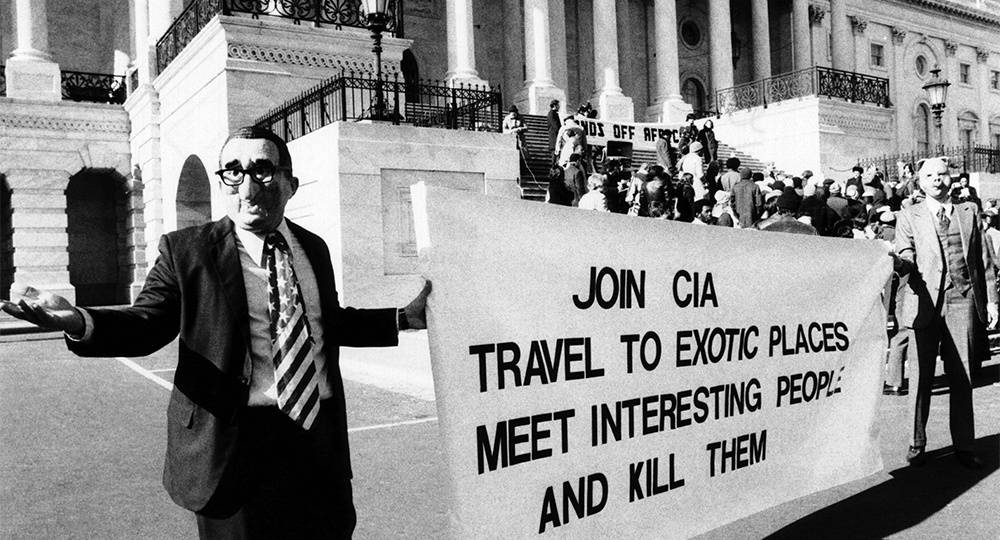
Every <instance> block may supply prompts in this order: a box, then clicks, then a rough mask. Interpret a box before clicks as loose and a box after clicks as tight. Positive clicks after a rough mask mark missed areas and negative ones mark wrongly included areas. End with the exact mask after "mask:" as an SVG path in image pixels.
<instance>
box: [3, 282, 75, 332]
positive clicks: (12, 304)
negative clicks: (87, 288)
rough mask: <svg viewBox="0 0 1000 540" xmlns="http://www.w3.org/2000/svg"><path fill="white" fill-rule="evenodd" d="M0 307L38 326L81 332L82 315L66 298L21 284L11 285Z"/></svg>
mask: <svg viewBox="0 0 1000 540" xmlns="http://www.w3.org/2000/svg"><path fill="white" fill-rule="evenodd" d="M0 310H3V311H4V312H5V313H8V314H10V315H13V316H14V317H17V318H18V319H21V320H23V321H28V322H30V323H31V324H34V325H36V326H40V327H42V328H48V329H51V330H62V331H63V332H67V333H69V334H73V335H79V334H82V333H83V331H84V322H83V315H81V314H80V312H79V310H77V309H76V307H74V306H73V304H71V303H69V300H66V299H65V298H63V297H62V296H59V295H58V294H53V293H50V292H48V291H41V290H38V289H36V288H34V287H31V286H29V285H24V284H23V283H17V282H14V283H13V284H11V286H10V301H7V300H0Z"/></svg>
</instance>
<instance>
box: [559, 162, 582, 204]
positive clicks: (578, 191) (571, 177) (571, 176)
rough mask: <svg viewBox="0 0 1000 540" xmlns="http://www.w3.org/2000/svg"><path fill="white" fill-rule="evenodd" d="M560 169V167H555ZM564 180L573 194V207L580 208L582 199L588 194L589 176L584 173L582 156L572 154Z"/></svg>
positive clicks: (564, 173)
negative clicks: (581, 161)
mask: <svg viewBox="0 0 1000 540" xmlns="http://www.w3.org/2000/svg"><path fill="white" fill-rule="evenodd" d="M555 166H556V167H558V165H555ZM563 179H564V181H565V182H566V186H567V187H568V188H569V190H570V191H572V192H573V200H572V202H571V203H570V204H571V206H580V198H581V197H583V196H584V194H586V193H587V174H586V173H585V172H584V171H583V165H582V164H581V163H580V154H576V153H573V154H570V155H569V163H567V164H566V168H565V170H564V171H563Z"/></svg>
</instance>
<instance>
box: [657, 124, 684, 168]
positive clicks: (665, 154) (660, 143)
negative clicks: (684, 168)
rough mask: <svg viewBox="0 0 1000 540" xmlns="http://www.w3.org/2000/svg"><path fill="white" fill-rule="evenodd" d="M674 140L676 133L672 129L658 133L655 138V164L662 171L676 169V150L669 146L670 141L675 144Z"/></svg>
mask: <svg viewBox="0 0 1000 540" xmlns="http://www.w3.org/2000/svg"><path fill="white" fill-rule="evenodd" d="M676 139H677V131H676V130H673V129H665V130H663V131H660V134H659V136H657V138H656V163H657V164H658V165H659V166H661V167H663V169H664V170H670V169H674V168H676V167H677V161H678V159H679V157H678V155H677V149H676V148H674V146H673V145H672V144H671V141H672V140H673V141H674V142H676Z"/></svg>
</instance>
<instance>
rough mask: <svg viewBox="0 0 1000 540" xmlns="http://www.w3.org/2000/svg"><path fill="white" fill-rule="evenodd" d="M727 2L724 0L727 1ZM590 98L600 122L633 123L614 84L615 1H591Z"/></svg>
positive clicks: (624, 98)
mask: <svg viewBox="0 0 1000 540" xmlns="http://www.w3.org/2000/svg"><path fill="white" fill-rule="evenodd" d="M727 1H728V0H727ZM594 88H595V89H594V95H593V97H591V98H590V101H591V102H593V103H594V104H595V107H597V110H598V113H599V114H600V118H601V119H602V120H621V121H626V122H631V121H633V120H635V111H634V107H633V106H632V98H630V97H627V96H625V95H624V94H623V93H622V87H621V86H620V85H619V84H618V8H617V6H616V5H615V0H594Z"/></svg>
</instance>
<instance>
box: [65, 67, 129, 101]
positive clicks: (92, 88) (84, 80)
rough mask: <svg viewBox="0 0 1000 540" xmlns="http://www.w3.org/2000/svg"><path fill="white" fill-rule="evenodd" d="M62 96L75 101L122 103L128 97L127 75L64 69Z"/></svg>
mask: <svg viewBox="0 0 1000 540" xmlns="http://www.w3.org/2000/svg"><path fill="white" fill-rule="evenodd" d="M62 97H63V99H70V100H73V101H91V102H94V103H115V104H118V105H121V104H122V103H125V97H126V89H125V76H124V75H105V74H103V73H86V72H83V71H63V72H62Z"/></svg>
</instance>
